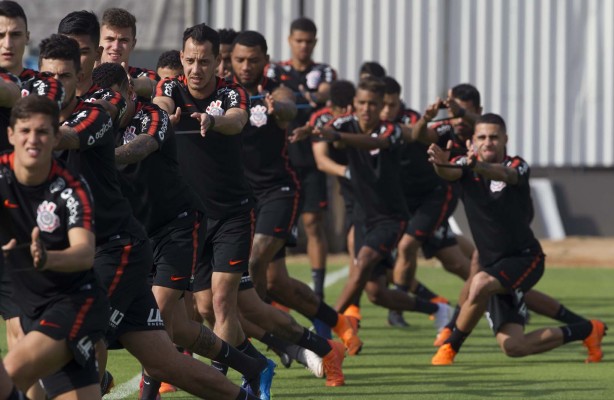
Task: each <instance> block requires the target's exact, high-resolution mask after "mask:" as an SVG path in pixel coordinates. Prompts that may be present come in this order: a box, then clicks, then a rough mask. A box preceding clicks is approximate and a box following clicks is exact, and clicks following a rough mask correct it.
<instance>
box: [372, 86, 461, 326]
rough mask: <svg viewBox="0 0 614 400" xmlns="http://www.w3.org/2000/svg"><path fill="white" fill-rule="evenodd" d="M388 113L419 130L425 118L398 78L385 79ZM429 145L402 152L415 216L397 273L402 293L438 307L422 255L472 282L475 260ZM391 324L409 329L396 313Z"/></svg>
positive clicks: (398, 259) (453, 197) (453, 194)
mask: <svg viewBox="0 0 614 400" xmlns="http://www.w3.org/2000/svg"><path fill="white" fill-rule="evenodd" d="M384 84H385V85H386V89H385V94H384V108H383V109H382V113H381V118H382V120H385V121H386V120H387V121H393V122H396V123H400V124H404V125H407V126H414V125H415V124H416V123H417V122H418V121H419V120H420V114H419V113H418V112H416V111H414V110H412V109H410V108H406V107H405V105H404V104H403V102H402V101H401V97H400V96H401V86H400V85H399V83H398V82H397V81H396V80H395V79H394V78H392V77H385V78H384ZM427 149H428V145H427V144H424V143H421V142H413V143H408V144H407V145H406V146H404V147H403V150H402V152H401V182H402V185H403V194H404V198H405V201H406V203H407V208H408V210H409V213H410V219H409V221H408V224H407V228H406V230H405V232H404V233H403V236H402V237H401V240H400V241H399V245H398V253H397V257H396V261H395V265H394V270H393V283H394V286H395V288H396V290H400V291H403V292H407V291H409V290H411V292H412V293H414V294H415V295H416V296H418V297H421V298H424V299H426V300H429V301H432V302H446V303H447V300H446V299H445V298H442V297H440V296H437V295H436V294H435V293H433V292H431V291H430V290H429V289H428V288H426V287H425V286H424V285H422V284H421V283H420V282H418V281H416V279H415V271H416V267H417V256H418V250H419V249H420V248H422V252H423V254H424V256H425V257H426V258H431V257H434V256H435V257H437V258H438V259H439V260H440V261H441V262H442V264H443V266H444V268H445V269H446V270H447V271H450V272H452V273H454V274H456V275H458V276H459V277H460V278H461V279H463V280H466V279H467V278H468V277H469V268H470V262H471V260H470V258H469V257H468V256H467V255H465V254H464V253H463V252H462V251H461V249H460V247H459V246H458V243H457V241H456V237H455V235H454V233H453V232H452V231H451V229H450V226H449V225H448V218H449V217H450V215H452V213H453V212H454V210H455V209H456V204H457V202H458V190H456V189H455V186H453V185H452V184H451V183H449V182H447V181H444V180H443V179H441V178H439V177H438V176H437V174H435V171H433V167H432V166H431V164H430V163H429V162H428V156H427V154H426V150H427ZM388 323H389V324H390V325H391V326H400V327H406V326H408V324H407V322H405V319H404V318H403V315H402V314H401V312H399V311H397V310H390V311H389V313H388Z"/></svg>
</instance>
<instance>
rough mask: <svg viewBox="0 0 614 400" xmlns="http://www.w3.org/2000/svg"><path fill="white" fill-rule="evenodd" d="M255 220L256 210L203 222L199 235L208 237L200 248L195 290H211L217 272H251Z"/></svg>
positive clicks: (193, 287)
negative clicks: (214, 274) (250, 256)
mask: <svg viewBox="0 0 614 400" xmlns="http://www.w3.org/2000/svg"><path fill="white" fill-rule="evenodd" d="M254 222H255V221H254V210H249V211H244V212H241V213H239V214H236V215H233V216H231V217H228V218H225V219H221V220H220V219H211V218H207V220H206V224H203V225H201V234H200V235H199V238H201V237H202V238H204V239H203V242H202V246H200V248H199V251H198V255H199V258H198V262H197V264H196V271H195V272H194V283H193V285H192V291H194V292H199V291H201V290H206V289H210V288H211V278H212V275H213V272H227V273H237V274H243V273H245V272H248V270H249V268H248V267H249V255H250V252H251V247H252V237H253V232H254ZM203 231H204V232H205V233H204V234H203Z"/></svg>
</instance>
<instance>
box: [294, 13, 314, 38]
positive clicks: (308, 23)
mask: <svg viewBox="0 0 614 400" xmlns="http://www.w3.org/2000/svg"><path fill="white" fill-rule="evenodd" d="M294 31H302V32H310V33H313V34H314V35H317V34H318V28H316V24H315V23H314V22H313V21H312V20H310V19H309V18H306V17H301V18H297V19H295V20H294V21H292V24H290V34H292V32H294Z"/></svg>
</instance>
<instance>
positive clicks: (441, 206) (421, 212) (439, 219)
mask: <svg viewBox="0 0 614 400" xmlns="http://www.w3.org/2000/svg"><path fill="white" fill-rule="evenodd" d="M457 204H458V196H457V194H456V193H455V192H454V190H453V186H452V185H450V184H445V185H440V186H437V187H436V188H435V189H433V190H432V191H431V192H429V193H427V194H426V195H424V196H421V197H419V198H408V199H407V206H408V209H409V213H410V215H411V218H410V219H409V223H408V224H407V229H406V230H405V233H407V234H408V235H411V236H413V237H415V238H416V239H418V240H420V241H421V242H426V241H427V240H428V239H429V238H430V237H431V236H433V235H434V234H435V232H436V231H437V229H439V227H440V226H442V224H444V223H445V222H446V221H447V220H448V218H449V217H450V216H451V215H452V213H453V212H454V210H455V209H456V205H457Z"/></svg>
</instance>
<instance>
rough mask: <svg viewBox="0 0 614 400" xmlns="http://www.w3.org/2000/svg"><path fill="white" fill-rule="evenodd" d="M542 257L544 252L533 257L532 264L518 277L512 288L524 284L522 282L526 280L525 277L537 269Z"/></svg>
mask: <svg viewBox="0 0 614 400" xmlns="http://www.w3.org/2000/svg"><path fill="white" fill-rule="evenodd" d="M542 257H543V254H541V253H540V254H538V255H537V256H536V257H535V258H534V259H533V262H532V263H531V266H530V267H529V268H528V269H527V270H526V271H524V273H523V274H522V275H521V276H520V278H518V280H517V281H516V282H514V284H513V285H512V289H516V288H517V287H518V286H520V285H521V284H522V282H524V280H525V279H527V277H528V276H529V275H530V274H531V273H532V272H533V271H534V270H535V268H537V264H539V262H540V261H541V258H542Z"/></svg>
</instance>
